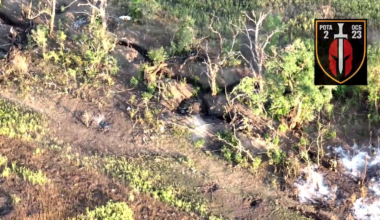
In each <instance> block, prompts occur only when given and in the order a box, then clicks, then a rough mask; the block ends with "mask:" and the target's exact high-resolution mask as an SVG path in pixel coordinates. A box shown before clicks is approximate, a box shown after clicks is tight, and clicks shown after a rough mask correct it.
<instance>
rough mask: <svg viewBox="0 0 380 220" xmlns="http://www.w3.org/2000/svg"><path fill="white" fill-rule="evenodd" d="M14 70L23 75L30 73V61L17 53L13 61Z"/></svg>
mask: <svg viewBox="0 0 380 220" xmlns="http://www.w3.org/2000/svg"><path fill="white" fill-rule="evenodd" d="M12 64H13V65H12V67H13V68H12V69H13V70H14V71H15V72H17V73H21V74H26V73H28V70H29V64H28V59H27V58H26V57H25V56H23V55H22V54H21V53H15V54H14V57H13V59H12Z"/></svg>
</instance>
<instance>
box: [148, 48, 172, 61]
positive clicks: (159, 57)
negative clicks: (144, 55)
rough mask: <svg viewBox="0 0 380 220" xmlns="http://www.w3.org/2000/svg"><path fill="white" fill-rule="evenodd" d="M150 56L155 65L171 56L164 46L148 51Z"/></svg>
mask: <svg viewBox="0 0 380 220" xmlns="http://www.w3.org/2000/svg"><path fill="white" fill-rule="evenodd" d="M148 56H149V58H150V59H152V60H153V63H154V65H159V64H161V63H163V62H165V60H167V59H168V58H169V56H168V54H167V53H166V51H165V49H164V47H161V48H159V49H153V50H150V51H149V52H148Z"/></svg>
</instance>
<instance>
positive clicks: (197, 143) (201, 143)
mask: <svg viewBox="0 0 380 220" xmlns="http://www.w3.org/2000/svg"><path fill="white" fill-rule="evenodd" d="M205 143H206V141H205V139H204V138H201V139H198V140H197V141H195V142H194V147H196V148H200V147H203V146H204V145H205Z"/></svg>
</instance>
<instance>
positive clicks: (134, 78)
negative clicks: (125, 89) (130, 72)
mask: <svg viewBox="0 0 380 220" xmlns="http://www.w3.org/2000/svg"><path fill="white" fill-rule="evenodd" d="M130 83H131V85H132V86H133V87H136V86H137V85H138V84H139V80H138V79H136V77H134V76H132V78H131V82H130Z"/></svg>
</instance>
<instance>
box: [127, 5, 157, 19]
mask: <svg viewBox="0 0 380 220" xmlns="http://www.w3.org/2000/svg"><path fill="white" fill-rule="evenodd" d="M159 10H160V4H158V3H157V2H156V1H155V0H133V1H132V2H131V3H130V5H129V12H130V14H131V16H132V17H133V18H134V19H135V20H137V21H144V20H150V19H153V18H154V16H155V15H156V14H157V12H158V11H159Z"/></svg>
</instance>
